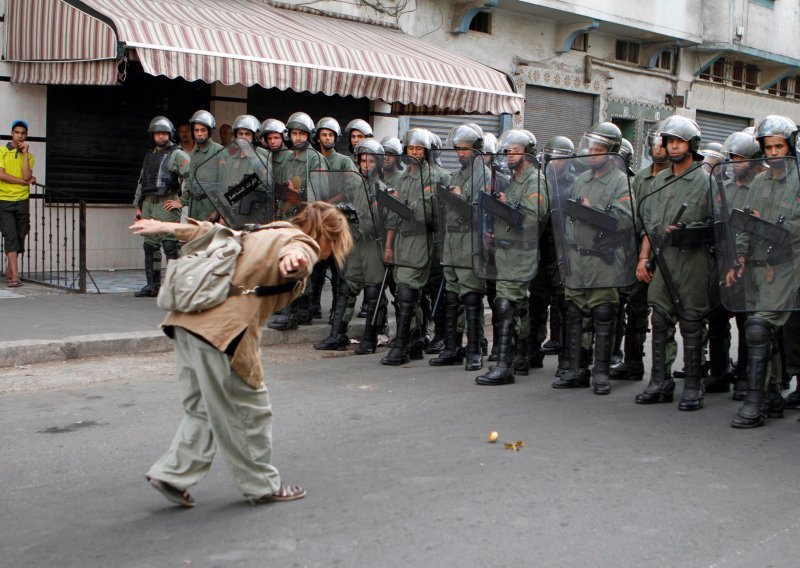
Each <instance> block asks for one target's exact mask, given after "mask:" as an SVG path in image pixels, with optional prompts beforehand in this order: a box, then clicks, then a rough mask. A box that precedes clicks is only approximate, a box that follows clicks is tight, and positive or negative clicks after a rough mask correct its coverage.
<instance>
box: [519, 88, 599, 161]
mask: <svg viewBox="0 0 800 568" xmlns="http://www.w3.org/2000/svg"><path fill="white" fill-rule="evenodd" d="M595 99H596V97H595V96H594V95H590V94H586V93H577V92H574V91H565V90H563V89H550V88H547V87H535V86H532V85H528V86H527V87H526V88H525V128H526V129H528V130H530V131H531V132H533V134H534V135H535V136H536V140H537V141H538V145H539V148H543V147H544V145H545V144H546V143H547V141H548V140H550V138H552V137H553V136H566V137H567V138H569V139H570V140H572V141H573V142H574V143H575V145H576V146H577V145H578V142H580V139H581V136H583V133H584V132H586V131H587V130H588V129H589V128H590V127H591V126H592V124H593V123H594V121H595V118H594V117H595Z"/></svg>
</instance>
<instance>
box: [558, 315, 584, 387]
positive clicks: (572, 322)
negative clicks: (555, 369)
mask: <svg viewBox="0 0 800 568" xmlns="http://www.w3.org/2000/svg"><path fill="white" fill-rule="evenodd" d="M562 325H563V326H564V329H565V331H566V334H567V337H566V340H565V342H564V343H562V344H561V352H562V353H564V355H565V357H566V362H567V365H568V367H567V370H566V371H564V372H563V373H562V374H561V376H560V377H559V378H558V380H557V381H555V382H554V383H553V388H554V389H583V388H588V387H589V379H590V377H591V373H590V372H589V369H588V368H586V367H585V366H584V365H586V364H587V361H586V358H585V357H584V356H582V355H583V354H582V353H581V336H582V334H583V312H581V310H580V308H579V307H578V306H576V305H575V304H574V303H573V302H567V317H566V319H565V320H564V322H563V324H562Z"/></svg>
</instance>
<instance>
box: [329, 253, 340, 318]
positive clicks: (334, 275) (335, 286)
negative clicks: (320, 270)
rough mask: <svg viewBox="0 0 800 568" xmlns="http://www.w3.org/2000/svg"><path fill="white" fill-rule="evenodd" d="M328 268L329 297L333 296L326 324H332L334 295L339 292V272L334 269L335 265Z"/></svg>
mask: <svg viewBox="0 0 800 568" xmlns="http://www.w3.org/2000/svg"><path fill="white" fill-rule="evenodd" d="M328 268H330V270H331V295H332V296H333V301H332V302H331V309H330V310H328V324H329V325H330V324H333V313H334V311H336V310H334V308H335V307H336V293H337V291H338V290H339V279H340V276H339V270H338V269H337V268H336V263H335V262H334V263H331V264H330V265H329V266H328Z"/></svg>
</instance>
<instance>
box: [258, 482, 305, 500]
mask: <svg viewBox="0 0 800 568" xmlns="http://www.w3.org/2000/svg"><path fill="white" fill-rule="evenodd" d="M305 496H306V490H305V489H303V488H302V487H300V486H299V485H287V484H285V483H281V486H280V487H279V488H278V490H277V491H276V492H275V493H272V494H270V495H262V496H261V497H258V498H256V499H251V500H250V501H251V502H252V503H253V505H261V504H264V503H274V502H282V501H295V500H297V499H302V498H303V497H305Z"/></svg>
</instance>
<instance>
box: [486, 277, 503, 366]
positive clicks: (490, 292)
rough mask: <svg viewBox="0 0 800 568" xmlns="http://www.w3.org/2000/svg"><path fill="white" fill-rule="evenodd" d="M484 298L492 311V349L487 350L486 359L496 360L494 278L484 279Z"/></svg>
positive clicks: (497, 342)
mask: <svg viewBox="0 0 800 568" xmlns="http://www.w3.org/2000/svg"><path fill="white" fill-rule="evenodd" d="M486 299H487V300H488V301H489V309H490V310H491V312H492V349H491V350H490V351H489V356H488V357H487V358H486V359H487V361H497V353H498V349H499V348H500V328H499V327H498V324H497V308H495V306H494V301H495V299H497V285H496V283H495V281H494V280H487V281H486Z"/></svg>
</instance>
